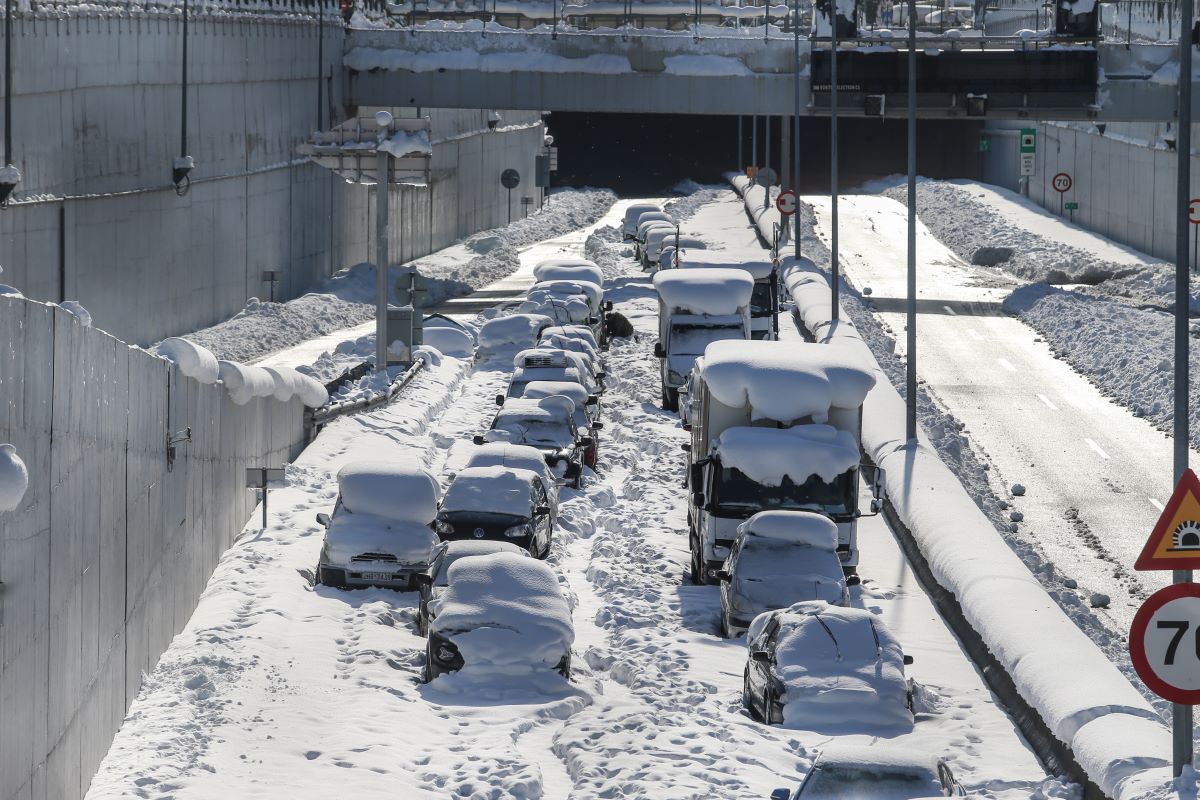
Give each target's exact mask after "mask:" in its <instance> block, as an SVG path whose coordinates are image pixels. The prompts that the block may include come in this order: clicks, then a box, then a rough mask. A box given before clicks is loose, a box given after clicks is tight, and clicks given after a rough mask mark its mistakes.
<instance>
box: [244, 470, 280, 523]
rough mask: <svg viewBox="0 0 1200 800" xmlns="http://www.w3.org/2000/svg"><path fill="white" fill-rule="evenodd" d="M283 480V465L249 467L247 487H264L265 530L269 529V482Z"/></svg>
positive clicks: (263, 516) (263, 517)
mask: <svg viewBox="0 0 1200 800" xmlns="http://www.w3.org/2000/svg"><path fill="white" fill-rule="evenodd" d="M281 480H283V468H282V467H278V468H277V467H247V468H246V488H247V489H262V510H263V515H262V519H263V523H262V526H263V530H264V531H265V530H266V529H267V484H268V483H270V482H271V481H281Z"/></svg>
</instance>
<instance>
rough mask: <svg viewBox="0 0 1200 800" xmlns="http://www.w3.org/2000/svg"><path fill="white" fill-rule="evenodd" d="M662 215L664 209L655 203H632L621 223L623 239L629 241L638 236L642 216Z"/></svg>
mask: <svg viewBox="0 0 1200 800" xmlns="http://www.w3.org/2000/svg"><path fill="white" fill-rule="evenodd" d="M650 213H662V208H660V207H659V206H657V205H655V204H654V203H632V204H630V205H629V206H628V207H627V208H626V209H625V218H624V219H623V220H622V221H621V237H622V238H623V239H625V240H626V241H628V240H629V239H632V238H633V237H634V236H635V235H636V234H637V222H638V218H639V217H640V216H642V214H650Z"/></svg>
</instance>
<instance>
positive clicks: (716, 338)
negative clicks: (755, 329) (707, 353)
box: [671, 325, 746, 356]
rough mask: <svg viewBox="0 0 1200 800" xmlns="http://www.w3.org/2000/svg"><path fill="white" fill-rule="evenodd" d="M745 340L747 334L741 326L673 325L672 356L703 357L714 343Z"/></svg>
mask: <svg viewBox="0 0 1200 800" xmlns="http://www.w3.org/2000/svg"><path fill="white" fill-rule="evenodd" d="M744 338H746V334H745V331H744V330H742V327H741V326H740V325H717V326H709V325H672V326H671V355H674V356H702V355H704V348H706V347H708V345H709V344H711V343H712V342H720V341H723V340H725V339H744Z"/></svg>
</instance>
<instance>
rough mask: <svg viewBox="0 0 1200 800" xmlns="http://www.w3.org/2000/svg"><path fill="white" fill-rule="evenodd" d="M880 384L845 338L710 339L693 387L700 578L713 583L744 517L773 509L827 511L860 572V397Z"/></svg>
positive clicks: (694, 533)
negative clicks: (829, 340)
mask: <svg viewBox="0 0 1200 800" xmlns="http://www.w3.org/2000/svg"><path fill="white" fill-rule="evenodd" d="M874 385H875V374H874V372H873V371H872V369H871V368H870V367H869V366H867V365H865V364H862V363H861V359H859V358H858V357H857V355H856V353H855V352H854V351H851V350H847V349H844V348H842V347H841V346H839V345H834V344H806V343H803V342H772V341H748V342H714V343H713V344H711V345H709V346H708V349H707V350H706V351H705V354H704V356H703V358H700V359H699V360H697V361H696V363H695V364H694V366H693V369H692V374H691V392H690V394H689V396H688V402H689V403H690V404H691V407H690V408H689V414H690V427H691V434H692V441H691V443H690V444H688V445H685V448H686V449H687V450H688V452H689V457H688V476H687V477H688V487H689V489H690V492H691V494H690V499H689V501H688V538H689V546H690V549H691V554H692V561H691V564H692V567H691V568H692V579H693V581H695V582H696V583H708V582H711V581H712V580H713V579H714V578H715V576H716V573H717V571H719V570H720V569H721V567H722V564H723V562H724V561H725V559H726V558H727V557H728V556H729V552H730V547H731V546H732V545H733V543H734V541H735V540H736V539H737V528H738V526H739V525H740V524H741V523H742V521H743V520H746V519H748V518H749V517H751V516H753V515H754V514H756V513H758V512H760V511H768V510H789V511H816V512H819V513H821V514H824V515H825V516H827V517H829V518H830V519H831V520H833V522H834V523H835V524H836V525H837V528H838V545H837V552H838V558H839V559H840V560H841V563H842V567H843V569H844V570H845V572H846V574H853V573H854V572H855V571H856V569H857V566H858V535H857V528H858V518H859V517H860V516H862V512H861V511H860V510H859V505H858V490H859V474H860V471H861V470H860V461H861V459H860V448H859V441H860V432H861V427H862V405H863V401H864V400H865V399H866V396H867V392H869V391H870V390H871V388H872V387H873V386H874ZM872 472H874V470H873V471H872ZM874 477H875V478H876V479H873V480H872V487H871V488H872V493H873V494H875V495H876V496H878V480H877V477H878V476H877V475H876V476H874Z"/></svg>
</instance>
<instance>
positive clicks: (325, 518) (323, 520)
mask: <svg viewBox="0 0 1200 800" xmlns="http://www.w3.org/2000/svg"><path fill="white" fill-rule="evenodd" d="M317 524H318V525H324V526H325V527H326V528H328V527H329V515H328V514H324V513H322V514H317Z"/></svg>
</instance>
